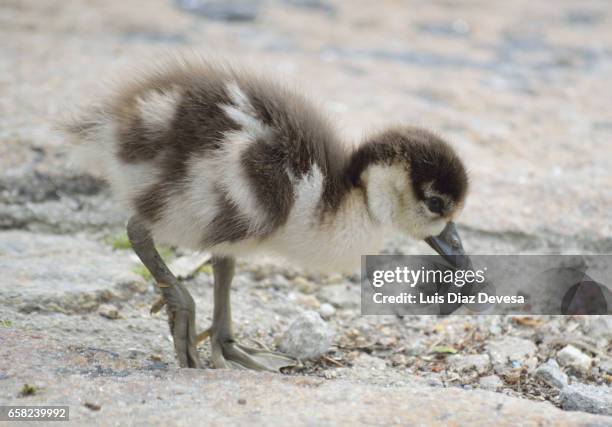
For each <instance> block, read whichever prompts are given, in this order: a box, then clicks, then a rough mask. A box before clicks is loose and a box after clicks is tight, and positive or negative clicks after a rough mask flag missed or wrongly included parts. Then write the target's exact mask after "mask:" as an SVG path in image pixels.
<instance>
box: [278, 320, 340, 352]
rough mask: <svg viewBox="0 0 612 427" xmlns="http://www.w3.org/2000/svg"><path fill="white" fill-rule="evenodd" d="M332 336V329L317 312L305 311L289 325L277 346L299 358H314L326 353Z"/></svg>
mask: <svg viewBox="0 0 612 427" xmlns="http://www.w3.org/2000/svg"><path fill="white" fill-rule="evenodd" d="M333 338H334V332H333V330H332V329H331V328H330V327H329V325H328V324H327V323H326V322H325V321H324V320H323V319H322V318H321V316H320V315H319V313H317V312H316V311H306V312H304V313H302V314H301V315H300V316H299V317H298V318H297V319H295V320H294V321H293V322H292V323H291V325H289V328H287V330H286V331H285V333H284V334H283V336H282V337H281V338H280V341H279V344H278V347H279V348H280V350H281V351H283V352H285V353H287V354H289V355H291V356H293V357H296V358H298V359H300V360H306V359H314V358H317V357H320V356H322V355H323V354H325V353H327V351H328V350H329V348H330V346H331V344H332V342H333Z"/></svg>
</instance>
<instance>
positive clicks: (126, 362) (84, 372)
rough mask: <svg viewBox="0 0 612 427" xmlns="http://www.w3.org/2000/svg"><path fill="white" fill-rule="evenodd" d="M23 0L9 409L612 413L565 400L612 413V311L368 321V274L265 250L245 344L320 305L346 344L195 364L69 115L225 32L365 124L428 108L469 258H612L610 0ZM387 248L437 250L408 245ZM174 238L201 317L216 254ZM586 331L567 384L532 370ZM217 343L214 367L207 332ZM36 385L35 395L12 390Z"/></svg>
mask: <svg viewBox="0 0 612 427" xmlns="http://www.w3.org/2000/svg"><path fill="white" fill-rule="evenodd" d="M5 3H6V4H3V7H2V13H1V14H0V24H1V25H0V33H1V35H2V40H3V41H4V45H3V47H6V48H5V49H3V57H2V58H3V61H1V62H0V81H1V82H2V91H1V92H2V93H1V95H0V113H1V116H2V118H3V122H2V128H1V129H0V229H1V231H0V271H1V272H2V276H1V277H0V401H1V402H2V403H3V404H24V403H25V404H34V403H69V404H70V405H71V418H72V419H73V420H74V421H75V422H77V423H78V424H93V425H96V424H97V425H107V424H108V423H109V420H113V422H114V421H116V420H121V421H120V422H123V423H124V424H130V425H167V424H170V425H187V424H189V422H191V420H193V419H198V420H201V422H202V423H205V424H206V423H213V422H214V423H219V424H222V425H240V424H245V423H247V422H248V423H250V424H253V425H280V424H283V425H286V424H294V425H318V424H343V423H345V424H351V425H357V424H373V425H387V424H403V425H418V424H426V425H429V424H440V423H443V424H456V425H498V426H504V425H514V424H515V423H516V420H521V422H522V423H523V424H525V425H551V426H553V425H554V426H557V425H558V426H564V425H580V426H584V425H592V426H605V425H612V421H611V418H609V417H604V416H592V415H587V414H584V413H572V412H564V411H561V410H559V409H557V408H555V407H553V405H554V406H557V407H563V408H566V409H571V410H582V411H598V410H600V408H605V407H606V406H605V405H606V403H605V402H606V398H607V396H609V394H610V388H609V384H610V382H611V381H612V377H611V376H610V374H611V371H610V366H609V365H610V362H609V359H607V358H606V357H604V356H605V355H609V354H611V352H612V347H611V342H612V335H611V334H612V324H611V323H610V322H612V318H611V317H610V316H601V317H595V316H591V317H581V316H572V317H569V316H568V317H564V316H558V317H555V316H539V317H537V318H531V319H521V318H515V317H512V316H448V317H437V316H428V317H418V316H405V317H399V316H361V315H360V311H359V308H360V290H359V285H358V284H357V283H358V280H355V277H358V275H357V276H355V275H352V276H349V277H341V276H336V277H327V276H318V275H307V274H305V273H304V272H300V271H297V270H294V269H290V268H287V267H286V266H282V265H279V264H278V263H276V262H270V261H266V260H260V261H258V262H257V263H248V264H247V263H244V262H240V263H239V265H238V268H237V272H236V277H235V283H234V286H233V289H232V304H233V305H232V308H233V315H234V320H235V322H234V329H235V332H236V334H237V338H238V339H239V340H240V341H241V342H246V343H248V342H249V340H254V341H257V342H261V343H264V344H265V345H266V346H268V347H274V343H275V342H279V341H280V339H281V338H283V334H284V331H286V330H290V329H291V328H290V326H291V325H290V323H291V321H292V320H293V319H296V318H299V317H300V316H301V314H302V313H303V312H304V310H314V311H318V312H319V314H320V315H321V316H322V317H323V318H324V319H325V321H323V320H322V319H320V318H316V320H314V321H313V322H314V324H315V326H316V325H318V326H316V328H320V332H321V336H325V337H327V335H326V334H325V333H324V332H323V330H324V328H323V327H322V326H321V323H320V322H323V324H324V325H326V327H327V329H328V330H333V331H334V337H333V339H330V340H329V343H326V342H325V340H326V339H327V338H325V339H315V340H314V344H313V345H314V346H315V347H316V352H317V353H319V354H324V356H325V357H315V358H314V359H313V360H306V361H304V363H303V365H302V366H299V367H294V368H291V369H288V370H286V371H285V375H266V374H257V373H251V372H234V371H217V370H211V369H203V370H198V371H195V370H181V369H178V368H177V365H176V360H175V356H174V350H173V346H172V343H171V341H170V339H169V337H168V326H167V319H166V314H165V312H164V311H162V312H160V313H159V314H157V315H155V316H151V315H150V314H149V308H150V306H151V304H152V303H153V302H154V301H155V300H156V299H157V295H156V294H155V292H154V288H153V286H152V283H150V281H148V280H147V279H146V278H143V277H142V276H141V274H142V269H138V266H139V264H138V262H137V261H136V259H135V258H134V256H133V254H131V253H130V252H129V251H126V250H123V249H120V248H119V249H117V248H115V249H116V250H113V248H112V246H114V245H112V244H109V243H108V242H107V241H106V237H107V236H116V235H118V234H119V233H123V232H124V230H125V221H126V219H127V218H126V213H125V212H124V211H123V210H121V209H119V207H118V206H119V205H118V204H117V202H116V201H114V200H113V199H111V198H110V197H109V194H108V189H107V187H106V185H104V184H103V183H100V182H99V181H97V180H95V179H93V178H92V177H89V176H77V175H75V174H74V173H73V172H70V171H69V170H68V168H67V157H66V154H65V152H64V151H65V149H66V146H67V144H66V141H65V140H64V139H63V137H61V136H59V135H58V134H57V133H55V132H53V130H52V128H53V126H54V123H53V122H54V121H55V120H56V119H59V118H61V117H62V116H64V114H65V113H68V114H69V112H68V110H69V108H67V107H68V105H70V107H72V106H73V105H74V104H79V105H84V104H87V103H89V101H90V100H91V99H97V93H98V91H97V90H96V86H97V85H98V83H99V81H100V79H101V77H104V76H119V77H121V76H122V75H123V73H124V72H125V70H126V68H128V69H129V68H130V67H131V66H132V65H136V64H139V63H141V62H146V61H148V62H150V59H151V58H157V57H159V56H160V55H162V54H164V53H166V52H168V51H175V50H182V49H186V50H191V49H196V50H198V51H202V49H204V51H203V53H204V54H207V53H209V49H212V47H214V50H215V51H216V52H223V55H224V56H228V57H230V58H232V57H233V58H245V57H248V58H250V59H251V61H250V63H253V64H256V65H257V66H258V67H259V68H264V69H265V70H266V71H268V72H271V73H272V74H274V73H276V74H279V75H282V76H283V80H285V78H286V80H288V81H289V83H292V82H298V83H299V85H300V86H301V87H303V88H304V90H305V91H306V92H310V93H311V94H312V97H313V98H314V100H315V102H317V103H319V104H323V105H322V106H323V107H324V108H325V109H326V110H327V111H329V112H330V119H331V120H332V121H333V122H335V123H337V124H338V127H339V128H341V129H342V130H343V132H344V133H345V134H346V135H347V136H348V138H349V139H357V138H361V136H362V135H363V134H364V133H367V132H368V131H370V130H371V129H377V128H381V127H383V126H385V125H387V124H389V123H415V124H419V125H424V126H427V127H431V128H433V129H436V130H438V131H439V132H440V133H442V134H443V135H444V136H446V137H447V138H448V139H450V140H452V141H453V143H454V144H455V146H456V147H457V149H458V150H459V151H460V153H461V154H462V155H463V156H464V158H465V159H466V161H467V163H468V168H469V169H470V175H471V182H472V183H473V185H472V191H471V194H470V196H469V201H468V203H467V205H466V208H465V210H464V212H463V214H462V216H461V217H460V218H459V221H460V227H461V233H462V236H463V239H464V243H465V245H466V249H467V250H468V251H469V252H471V253H483V254H496V253H497V254H500V253H502V254H503V253H528V254H533V253H559V252H565V253H573V254H580V253H612V237H611V236H612V210H610V209H607V208H606V207H607V206H610V205H611V204H612V192H610V191H606V189H607V188H608V187H609V179H608V178H609V170H610V160H609V159H610V158H612V151H611V150H612V145H610V144H607V143H606V141H609V140H610V139H611V138H612V121H610V117H612V109H611V107H610V106H611V105H612V104H610V103H609V102H608V100H609V99H610V98H612V93H611V92H610V87H611V86H610V84H609V75H610V68H611V66H612V59H611V58H612V57H611V56H610V55H609V52H610V51H612V42H610V40H612V38H610V28H612V26H610V25H609V20H610V17H609V16H608V14H607V10H608V5H607V3H606V2H605V1H603V0H594V1H593V2H590V3H589V4H588V5H581V4H577V3H575V2H574V3H572V2H560V3H559V4H556V3H555V6H554V10H551V6H550V4H548V3H546V2H530V1H527V0H517V1H516V2H488V3H483V4H482V5H480V6H482V7H480V6H479V7H472V6H473V5H470V4H468V3H469V2H464V1H458V2H454V3H453V4H452V5H449V4H446V3H444V2H426V3H419V4H414V5H408V7H407V6H406V5H400V4H399V3H398V4H392V3H394V2H387V3H385V5H384V7H381V6H380V5H379V4H378V3H377V2H364V3H362V4H360V5H359V7H354V5H353V3H352V2H348V1H346V0H338V1H334V2H331V1H330V2H327V1H314V2H311V1H306V2H304V1H288V2H273V1H269V2H263V1H262V2H259V1H253V2H250V1H245V2H231V4H230V2H221V1H216V0H215V1H208V0H202V1H178V0H177V1H169V0H147V1H144V0H134V1H130V2H125V1H117V0H108V1H105V2H64V1H61V0H47V1H45V2H16V1H9V2H5ZM239 3H244V4H246V5H247V6H246V7H247V9H248V10H247V9H243V10H246V13H245V12H241V11H240V10H239V8H240V7H241V6H240V5H239ZM285 3H286V4H290V5H288V6H286V7H285V6H284V5H283V4H285ZM296 4H298V6H297V7H296V6H295V5H296ZM306 6H307V7H306ZM196 9H199V10H196ZM236 11H238V12H236ZM457 13H460V15H461V19H457V20H452V22H451V21H449V20H448V17H449V16H450V15H452V14H457ZM525 16H529V19H525ZM591 16H594V17H596V18H597V19H594V18H590V17H591ZM570 18H571V19H570ZM570 21H571V22H570ZM228 22H230V23H228ZM480 23H486V25H484V26H483V25H481V24H480ZM534 28H537V31H534ZM389 40H400V41H401V40H403V41H406V40H410V43H409V44H406V43H387V42H388V41H389ZM381 41H383V42H381ZM24 52H27V58H28V60H27V61H24V60H23V58H24V56H23V55H24ZM50 52H52V54H50ZM261 64H264V65H261ZM313 76H316V77H313ZM568 82H570V83H571V84H568ZM577 105H578V106H579V107H580V108H579V109H577V108H576V106H577ZM517 106H520V107H521V108H517ZM491 207H495V209H494V210H495V213H496V214H494V215H492V214H491V212H492V210H491ZM387 252H388V253H431V252H430V248H428V247H427V246H426V245H425V244H424V243H415V242H407V241H406V240H404V239H401V238H398V239H396V240H394V241H392V242H390V243H389V245H388V247H387ZM174 255H178V258H177V259H178V260H179V261H178V263H179V264H175V267H176V266H177V265H179V267H181V265H183V266H186V268H185V269H183V268H182V267H181V268H179V269H180V270H181V271H182V270H184V271H185V273H184V274H183V275H184V276H185V277H186V281H185V285H186V286H187V288H188V289H189V290H190V291H191V292H192V294H193V296H194V300H195V301H196V304H197V318H196V327H197V330H198V331H201V330H204V329H205V328H207V327H209V326H210V322H211V320H212V319H211V314H212V300H213V298H212V292H213V289H212V277H211V274H210V268H209V266H205V267H204V268H201V269H200V268H197V266H198V264H199V263H200V262H202V261H204V260H205V256H203V255H202V254H195V255H193V257H192V256H191V255H190V254H188V253H178V252H177V251H174V253H173V256H174ZM185 256H187V258H183V257H185ZM187 260H189V262H186V261H187ZM192 261H193V262H192ZM135 267H136V270H134V268H135ZM135 272H138V274H136V273H135ZM145 276H146V275H145ZM191 276H193V277H191ZM101 314H102V315H101ZM104 314H106V316H105V315H104ZM115 314H116V315H117V316H115ZM525 320H528V321H525ZM298 329H299V328H298ZM304 332H306V333H308V331H304ZM295 333H296V331H295V330H294V331H293V332H290V333H289V334H290V335H291V334H293V335H295ZM311 335H312V334H311ZM323 344H326V345H323ZM567 345H572V346H574V347H575V348H576V349H578V350H579V351H580V352H581V353H582V355H583V356H585V357H588V358H591V359H592V364H590V365H589V366H590V369H588V370H585V369H583V368H585V367H586V363H582V362H580V363H578V364H577V365H576V366H578V367H579V369H576V368H575V367H571V366H572V365H571V364H568V367H567V368H566V367H564V368H563V369H564V370H567V372H568V373H570V374H571V375H577V377H573V378H572V379H571V382H572V384H571V385H569V386H565V387H564V388H563V391H561V395H560V394H559V393H560V391H559V390H558V389H557V388H556V387H554V386H551V385H550V383H548V382H547V381H546V378H549V380H550V379H551V378H555V377H553V376H550V377H549V376H547V375H548V374H550V372H549V373H548V374H543V373H542V372H541V371H540V373H539V374H538V373H536V372H537V371H539V369H538V370H535V367H536V366H538V365H542V363H541V362H543V361H548V362H547V363H544V365H545V366H546V365H549V364H552V363H553V362H554V359H555V358H556V357H557V356H558V354H557V353H560V352H561V351H559V350H561V349H562V348H564V347H566V346H567ZM325 347H326V348H325ZM305 350H308V351H310V350H312V349H304V348H302V349H301V350H300V351H301V352H302V353H304V351H305ZM199 352H200V358H201V360H202V361H203V363H204V364H205V367H206V368H208V367H209V363H210V362H209V361H210V344H209V343H203V344H202V345H200V346H199ZM574 353H575V352H574ZM486 357H488V358H489V359H490V362H491V363H490V365H488V364H487V363H486ZM578 359H582V360H586V359H585V358H584V357H582V356H578ZM551 360H553V361H552V362H551ZM581 363H582V364H581ZM540 367H541V366H540ZM546 369H548V370H550V369H554V367H550V366H548V368H544V370H546ZM551 375H552V374H551ZM555 375H557V376H558V372H557V373H556V374H555ZM558 377H559V378H557V379H561V380H563V379H564V377H563V375H561V376H558ZM577 381H580V382H581V383H584V384H582V385H580V384H577ZM26 383H27V384H33V385H35V387H36V389H37V390H38V391H39V392H37V393H35V394H34V395H33V396H27V397H17V395H18V394H19V392H20V390H22V389H23V386H24V384H26ZM557 384H559V382H557ZM470 388H471V389H477V388H483V389H484V388H490V389H491V390H496V391H497V392H496V393H492V392H485V391H483V390H470V391H468V389H470ZM572 390H574V391H572ZM542 400H545V401H547V402H542ZM440 402H443V404H440ZM585 402H586V403H585ZM551 404H552V405H551ZM279 408H283V410H282V411H279ZM286 408H289V410H286ZM279 413H280V414H279ZM604 413H605V412H604Z"/></svg>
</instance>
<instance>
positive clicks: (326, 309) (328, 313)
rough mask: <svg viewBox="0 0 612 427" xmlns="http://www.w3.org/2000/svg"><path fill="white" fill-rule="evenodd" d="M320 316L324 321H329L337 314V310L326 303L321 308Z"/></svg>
mask: <svg viewBox="0 0 612 427" xmlns="http://www.w3.org/2000/svg"><path fill="white" fill-rule="evenodd" d="M319 314H320V315H321V317H322V318H323V319H329V318H331V317H332V316H333V315H334V314H336V309H335V308H334V306H333V305H331V304H329V303H327V302H325V303H323V304H321V307H319Z"/></svg>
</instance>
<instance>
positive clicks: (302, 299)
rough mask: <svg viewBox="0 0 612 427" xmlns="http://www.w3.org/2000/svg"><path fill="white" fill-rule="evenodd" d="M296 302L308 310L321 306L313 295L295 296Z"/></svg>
mask: <svg viewBox="0 0 612 427" xmlns="http://www.w3.org/2000/svg"><path fill="white" fill-rule="evenodd" d="M297 302H298V303H299V304H300V305H301V306H302V307H304V308H307V309H309V310H316V309H318V308H319V307H320V306H321V302H320V301H319V300H318V299H317V297H315V296H314V295H301V294H299V295H298V296H297Z"/></svg>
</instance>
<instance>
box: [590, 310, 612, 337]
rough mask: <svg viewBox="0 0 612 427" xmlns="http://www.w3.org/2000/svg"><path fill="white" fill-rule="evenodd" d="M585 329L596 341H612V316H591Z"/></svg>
mask: <svg viewBox="0 0 612 427" xmlns="http://www.w3.org/2000/svg"><path fill="white" fill-rule="evenodd" d="M588 320H589V322H588V323H587V325H586V327H585V329H586V332H587V333H588V334H589V337H591V338H594V339H596V340H600V339H601V340H604V341H611V340H612V316H589V319H588Z"/></svg>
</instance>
